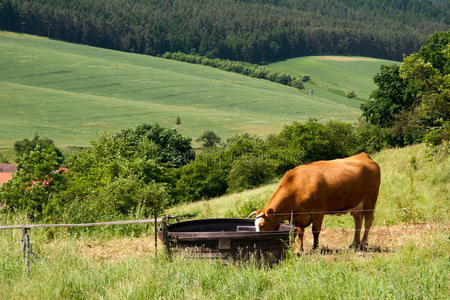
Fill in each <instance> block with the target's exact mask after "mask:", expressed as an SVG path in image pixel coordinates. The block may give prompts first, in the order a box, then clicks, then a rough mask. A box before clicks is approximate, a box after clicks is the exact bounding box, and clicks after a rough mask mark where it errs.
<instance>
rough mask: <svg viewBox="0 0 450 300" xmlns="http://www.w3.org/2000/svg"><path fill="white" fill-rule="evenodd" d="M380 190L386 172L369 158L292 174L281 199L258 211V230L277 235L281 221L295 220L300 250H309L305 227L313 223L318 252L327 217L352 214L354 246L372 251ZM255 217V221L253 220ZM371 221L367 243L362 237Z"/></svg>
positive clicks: (307, 167) (362, 155)
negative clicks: (371, 237)
mask: <svg viewBox="0 0 450 300" xmlns="http://www.w3.org/2000/svg"><path fill="white" fill-rule="evenodd" d="M379 187H380V168H379V166H378V164H377V163H376V162H374V161H373V160H372V159H371V158H370V157H369V156H368V155H367V154H366V153H360V154H357V155H354V156H351V157H348V158H343V159H335V160H330V161H317V162H313V163H310V164H307V165H301V166H298V167H296V168H294V169H292V170H290V171H288V172H287V173H286V174H285V175H284V177H283V179H282V181H281V184H280V186H279V187H278V189H277V191H276V192H275V194H274V195H273V196H272V198H271V199H270V201H269V203H267V205H266V207H265V208H264V209H263V210H262V211H261V210H258V211H255V212H253V213H252V214H250V216H251V215H254V214H256V215H257V216H256V220H255V226H256V230H257V231H260V230H261V231H273V230H276V229H277V228H278V226H279V225H280V223H281V222H283V221H284V220H290V219H291V212H292V216H293V225H295V226H296V228H297V234H296V237H295V251H296V252H297V253H299V252H300V251H303V235H304V232H305V228H306V227H308V226H309V225H310V224H311V223H312V224H313V226H312V231H313V236H314V246H313V247H314V249H315V248H317V247H318V245H319V233H320V230H321V227H322V221H323V217H324V215H325V214H336V215H340V214H345V213H347V212H349V211H350V213H351V215H352V216H353V218H354V221H355V237H354V239H353V243H352V244H351V247H355V248H358V247H360V248H361V249H364V248H365V247H366V246H367V238H368V235H369V229H370V226H371V225H372V222H373V218H374V210H375V205H376V202H377V198H378V190H379ZM250 216H249V217H250ZM363 216H364V220H365V224H364V225H365V231H364V237H363V239H362V241H360V232H361V226H362V221H363Z"/></svg>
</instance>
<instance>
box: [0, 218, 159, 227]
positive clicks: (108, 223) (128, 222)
mask: <svg viewBox="0 0 450 300" xmlns="http://www.w3.org/2000/svg"><path fill="white" fill-rule="evenodd" d="M162 220H163V218H158V219H156V222H157V223H159V222H161V221H162ZM142 223H155V219H142V220H126V221H111V222H96V223H77V224H22V225H6V226H0V230H2V229H23V228H27V229H32V228H50V227H92V226H108V225H122V224H142Z"/></svg>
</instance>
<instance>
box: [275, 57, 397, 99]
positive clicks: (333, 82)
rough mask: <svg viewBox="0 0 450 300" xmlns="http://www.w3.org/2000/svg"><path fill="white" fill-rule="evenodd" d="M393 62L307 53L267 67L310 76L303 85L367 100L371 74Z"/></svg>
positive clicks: (370, 90)
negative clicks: (353, 93) (350, 94)
mask: <svg viewBox="0 0 450 300" xmlns="http://www.w3.org/2000/svg"><path fill="white" fill-rule="evenodd" d="M395 63H398V62H396V61H393V60H384V59H375V58H369V57H357V56H355V57H351V56H350V57H345V56H307V57H298V58H293V59H288V60H284V61H280V62H276V63H272V64H269V65H267V67H269V68H271V69H274V70H276V71H279V72H284V73H288V74H292V75H297V74H299V73H306V74H308V75H310V76H311V79H312V81H310V82H309V83H308V84H306V88H313V89H320V90H324V91H328V92H332V93H335V94H336V95H338V96H344V95H345V94H346V93H347V92H349V91H354V92H355V93H356V96H357V97H358V98H362V99H368V98H369V95H370V93H371V92H372V91H373V90H374V89H375V88H376V86H375V83H374V82H373V76H374V75H375V74H376V73H377V72H378V71H379V70H380V67H381V65H383V64H385V65H391V64H395ZM315 94H317V93H315Z"/></svg>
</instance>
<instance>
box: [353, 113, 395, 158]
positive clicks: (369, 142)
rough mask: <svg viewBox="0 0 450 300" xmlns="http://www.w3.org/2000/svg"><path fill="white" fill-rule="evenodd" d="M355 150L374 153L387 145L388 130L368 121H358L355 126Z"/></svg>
mask: <svg viewBox="0 0 450 300" xmlns="http://www.w3.org/2000/svg"><path fill="white" fill-rule="evenodd" d="M355 136H356V152H362V151H364V152H366V153H374V152H377V151H380V150H381V149H383V148H384V147H386V146H387V140H388V132H387V130H386V129H383V128H380V127H378V126H376V125H373V124H370V123H368V122H364V121H362V122H360V123H359V124H358V125H357V126H356V128H355Z"/></svg>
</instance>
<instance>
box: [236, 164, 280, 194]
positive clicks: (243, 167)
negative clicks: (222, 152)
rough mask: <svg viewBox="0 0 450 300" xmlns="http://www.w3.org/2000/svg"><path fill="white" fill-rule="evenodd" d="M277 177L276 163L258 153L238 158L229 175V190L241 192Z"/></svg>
mask: <svg viewBox="0 0 450 300" xmlns="http://www.w3.org/2000/svg"><path fill="white" fill-rule="evenodd" d="M274 177H275V163H274V162H273V161H271V160H270V159H266V158H264V157H258V156H256V155H244V156H241V157H239V158H238V159H236V160H235V161H234V162H233V164H232V167H231V171H230V173H229V174H228V177H227V183H228V190H229V191H230V192H239V191H243V190H246V189H250V188H254V187H258V186H260V185H262V184H266V183H268V182H270V181H271V180H272V179H273V178H274Z"/></svg>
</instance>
